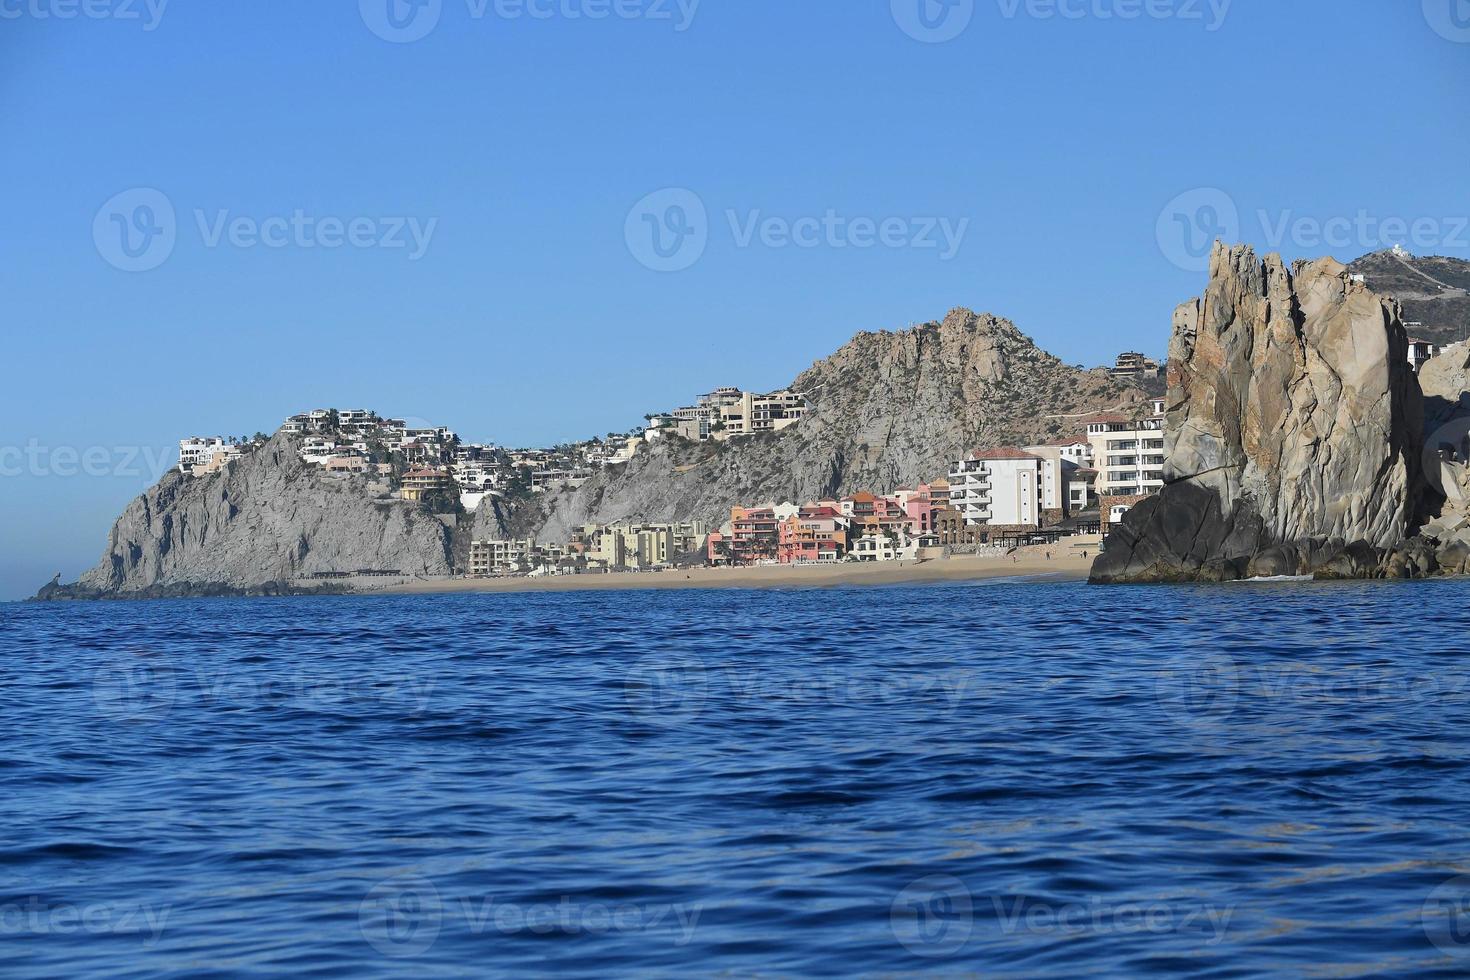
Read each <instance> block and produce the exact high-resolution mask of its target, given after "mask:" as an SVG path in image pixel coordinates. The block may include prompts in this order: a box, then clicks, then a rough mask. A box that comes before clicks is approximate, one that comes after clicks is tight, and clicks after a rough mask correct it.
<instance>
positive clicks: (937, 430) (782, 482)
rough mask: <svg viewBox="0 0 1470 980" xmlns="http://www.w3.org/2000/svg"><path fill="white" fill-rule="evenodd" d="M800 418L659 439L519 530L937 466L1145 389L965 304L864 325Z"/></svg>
mask: <svg viewBox="0 0 1470 980" xmlns="http://www.w3.org/2000/svg"><path fill="white" fill-rule="evenodd" d="M791 388H792V390H794V391H798V392H801V393H803V394H805V395H806V397H807V398H808V400H809V401H810V402H811V404H812V409H811V411H810V412H809V413H808V415H807V417H806V418H805V419H804V420H803V421H802V422H801V424H800V425H797V426H794V427H792V428H790V429H787V430H785V431H783V432H780V433H777V434H772V435H761V436H753V437H748V438H744V439H738V440H732V441H730V442H726V443H723V444H708V443H707V444H702V445H695V444H692V443H688V442H673V441H670V442H664V443H660V444H655V445H654V446H651V447H644V448H643V449H640V451H639V452H638V454H637V455H636V456H635V457H634V458H633V460H632V461H631V462H629V463H627V464H626V465H625V466H622V467H618V468H614V469H612V470H609V471H607V472H605V473H604V474H602V475H600V476H598V477H597V478H596V479H594V480H592V481H591V482H589V483H587V484H586V485H584V486H583V487H581V488H580V489H578V490H577V491H575V492H572V493H566V494H560V495H556V496H553V497H550V498H548V499H547V500H546V501H544V503H543V504H542V507H541V509H539V510H537V511H535V512H533V513H530V514H522V515H520V516H519V517H518V519H517V529H518V530H520V531H522V532H524V533H528V534H535V535H537V536H538V537H541V538H543V539H545V540H550V541H555V540H562V539H565V537H566V536H567V534H568V533H569V532H570V530H571V529H572V528H574V527H577V526H579V525H582V524H589V523H611V522H614V521H620V520H625V519H637V520H650V521H667V520H688V519H691V518H692V519H698V520H703V521H707V522H709V523H710V524H711V525H714V526H718V525H720V524H721V523H723V522H725V521H727V520H728V519H729V516H730V507H731V506H732V505H737V504H750V503H758V502H772V501H783V500H791V501H796V502H801V501H806V500H813V499H817V498H819V497H822V496H826V495H831V494H846V493H852V492H855V491H858V490H865V489H866V490H878V491H882V490H889V489H892V488H894V487H898V486H901V485H905V484H907V485H910V486H912V485H915V484H917V483H920V482H922V481H925V480H932V479H936V478H938V477H940V476H942V475H944V474H945V473H946V472H947V471H948V467H949V463H950V462H951V461H952V460H954V459H958V458H959V457H960V456H961V455H962V454H964V453H966V452H968V451H970V450H973V449H975V448H976V447H978V446H983V445H1023V444H1027V443H1032V442H1037V441H1042V440H1046V439H1049V438H1052V437H1055V436H1058V435H1064V434H1065V435H1069V434H1072V433H1074V432H1076V431H1078V428H1079V425H1078V419H1079V418H1081V417H1082V416H1083V415H1084V414H1086V413H1089V412H1095V411H1099V410H1101V409H1106V408H1113V407H1118V406H1121V405H1124V404H1128V403H1131V402H1137V401H1140V400H1142V399H1143V398H1144V393H1143V392H1142V391H1141V390H1140V389H1138V388H1136V387H1132V386H1129V385H1126V384H1123V383H1120V382H1117V381H1115V380H1114V379H1112V378H1111V377H1110V376H1109V375H1108V373H1107V372H1106V371H1084V370H1081V369H1079V368H1075V367H1071V366H1068V365H1066V364H1063V363H1062V362H1061V361H1060V360H1058V359H1057V358H1055V357H1053V356H1052V355H1050V354H1048V353H1046V352H1045V351H1043V350H1041V349H1040V348H1038V347H1037V346H1036V344H1035V343H1033V342H1032V341H1031V339H1030V338H1029V337H1027V336H1025V335H1024V334H1022V333H1021V331H1019V330H1018V329H1016V327H1015V325H1014V324H1012V323H1011V322H1009V321H1008V320H1003V319H1000V318H998V317H995V316H991V315H989V314H977V313H973V312H971V311H970V310H965V309H957V310H954V311H952V312H951V313H950V314H949V315H948V316H946V317H945V318H944V320H943V321H942V322H939V323H926V324H923V325H922V326H917V327H913V328H911V329H908V330H903V331H900V332H896V333H889V332H882V333H860V334H858V335H857V336H856V337H854V338H853V340H852V341H851V342H849V343H848V344H847V345H846V346H844V347H843V348H842V349H841V350H839V351H838V352H837V353H835V354H833V355H832V356H831V357H829V358H827V359H825V360H823V361H819V362H817V363H816V364H814V365H813V366H812V367H811V368H810V369H809V370H807V371H805V372H803V373H802V374H801V375H800V376H799V377H797V378H796V379H795V380H794V381H793V382H792V384H791Z"/></svg>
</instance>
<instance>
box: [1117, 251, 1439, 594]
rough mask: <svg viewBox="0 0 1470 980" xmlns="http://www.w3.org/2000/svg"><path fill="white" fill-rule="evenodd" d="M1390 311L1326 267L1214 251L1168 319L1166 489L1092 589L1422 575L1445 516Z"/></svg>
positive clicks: (1146, 506)
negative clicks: (1438, 514)
mask: <svg viewBox="0 0 1470 980" xmlns="http://www.w3.org/2000/svg"><path fill="white" fill-rule="evenodd" d="M1423 426H1424V404H1423V400H1422V396H1421V392H1420V388H1419V384H1418V382H1417V381H1416V379H1415V377H1414V373H1413V370H1412V369H1411V367H1410V366H1409V364H1408V360H1407V338H1406V336H1405V333H1404V327H1403V323H1402V318H1401V315H1400V312H1399V308H1398V305H1397V303H1395V302H1394V301H1392V300H1388V299H1385V298H1383V297H1380V296H1378V295H1376V294H1375V293H1373V292H1372V291H1370V290H1369V289H1368V288H1367V286H1365V285H1363V284H1362V283H1360V282H1356V281H1354V279H1353V278H1352V276H1351V275H1349V273H1348V271H1347V269H1346V268H1345V267H1344V266H1343V265H1341V264H1340V263H1338V262H1336V261H1334V260H1332V259H1321V260H1318V261H1315V262H1310V263H1298V264H1297V265H1296V266H1295V267H1294V268H1291V269H1288V268H1287V267H1286V266H1285V265H1284V264H1283V263H1282V261H1281V259H1280V257H1279V256H1277V255H1270V256H1267V257H1266V259H1265V260H1264V261H1262V260H1259V259H1257V257H1256V255H1255V253H1254V252H1253V251H1252V250H1251V249H1250V248H1248V247H1245V246H1236V247H1234V248H1227V247H1225V246H1224V245H1217V246H1216V248H1215V252H1214V254H1213V256H1212V259H1211V268H1210V282H1209V285H1208V288H1207V289H1206V290H1205V293H1204V296H1203V297H1202V298H1200V299H1196V300H1192V301H1190V302H1188V303H1185V304H1184V305H1183V306H1181V307H1180V308H1179V309H1178V310H1177V311H1176V313H1175V315H1174V328H1173V336H1172V339H1171V342H1170V348H1169V391H1168V414H1167V419H1166V422H1165V452H1166V458H1167V461H1166V465H1165V471H1164V475H1165V483H1166V485H1165V487H1164V489H1163V491H1162V492H1161V493H1159V494H1158V495H1157V496H1155V497H1153V498H1150V499H1149V500H1146V501H1144V502H1143V503H1141V504H1139V505H1138V506H1137V507H1135V508H1134V509H1133V510H1132V511H1131V512H1129V514H1128V515H1127V516H1126V518H1125V519H1124V521H1123V523H1122V525H1121V526H1120V527H1118V528H1117V529H1116V530H1115V531H1114V532H1113V533H1112V534H1111V535H1110V536H1109V538H1108V541H1107V544H1106V549H1105V551H1104V553H1103V554H1102V555H1101V556H1100V557H1099V558H1098V559H1097V562H1096V563H1095V564H1094V566H1093V570H1092V578H1093V580H1094V581H1097V582H1143V581H1177V580H1222V579H1235V578H1243V577H1254V576H1274V575H1304V574H1314V575H1318V576H1321V577H1371V576H1379V575H1395V576H1412V575H1422V574H1429V573H1431V572H1433V571H1434V570H1435V568H1436V567H1437V566H1436V558H1435V554H1434V550H1435V549H1434V548H1433V547H1432V546H1430V545H1427V544H1426V543H1424V542H1423V541H1418V542H1415V543H1412V544H1411V543H1410V539H1411V538H1414V537H1415V536H1416V534H1417V531H1418V529H1419V528H1420V526H1421V525H1422V524H1423V522H1424V520H1425V519H1426V518H1427V516H1428V515H1429V514H1430V513H1432V512H1433V511H1435V510H1437V509H1438V500H1437V497H1436V494H1435V492H1434V491H1433V489H1432V488H1431V487H1429V486H1428V484H1427V483H1426V481H1425V479H1424V473H1423V462H1422V460H1423V457H1424V452H1425V449H1424V436H1423Z"/></svg>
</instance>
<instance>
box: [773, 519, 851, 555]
mask: <svg viewBox="0 0 1470 980" xmlns="http://www.w3.org/2000/svg"><path fill="white" fill-rule="evenodd" d="M847 529H848V520H847V518H845V517H843V516H842V514H841V512H839V511H838V510H836V509H834V508H832V507H823V506H820V505H817V504H808V505H807V506H805V507H803V508H801V510H800V511H799V512H798V513H795V514H792V515H791V516H790V517H787V518H786V519H785V520H782V521H781V522H780V524H779V525H778V528H777V542H776V559H777V561H779V562H781V563H782V564H783V565H794V564H801V563H804V562H836V561H841V560H842V559H843V558H844V557H846V555H847Z"/></svg>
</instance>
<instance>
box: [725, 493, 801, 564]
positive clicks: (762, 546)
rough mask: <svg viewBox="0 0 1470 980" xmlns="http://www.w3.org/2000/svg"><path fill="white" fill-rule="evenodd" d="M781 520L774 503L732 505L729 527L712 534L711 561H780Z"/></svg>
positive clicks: (737, 562) (743, 562) (745, 562)
mask: <svg viewBox="0 0 1470 980" xmlns="http://www.w3.org/2000/svg"><path fill="white" fill-rule="evenodd" d="M786 516H788V517H789V516H790V514H787V515H786ZM781 520H782V519H781V518H780V517H778V516H777V515H776V509H775V508H774V507H732V508H730V525H729V528H730V529H729V531H728V532H725V531H723V530H722V531H720V532H717V533H715V534H711V535H710V536H709V540H708V544H707V548H708V554H709V560H710V562H711V564H717V565H718V564H729V565H754V564H756V563H757V562H762V561H776V560H777V557H778V555H779V554H780V542H781Z"/></svg>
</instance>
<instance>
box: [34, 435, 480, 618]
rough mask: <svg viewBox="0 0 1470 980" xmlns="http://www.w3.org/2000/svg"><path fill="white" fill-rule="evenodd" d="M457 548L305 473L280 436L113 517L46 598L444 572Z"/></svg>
mask: <svg viewBox="0 0 1470 980" xmlns="http://www.w3.org/2000/svg"><path fill="white" fill-rule="evenodd" d="M446 522H447V523H446ZM453 547H454V519H453V518H443V519H441V518H439V517H435V516H434V515H432V514H429V513H426V512H425V511H423V510H422V509H421V508H419V507H418V506H417V505H416V504H411V503H408V502H406V501H401V500H395V499H393V498H392V496H391V495H386V494H382V493H380V492H375V491H374V490H373V488H372V485H371V484H369V482H368V480H367V479H366V478H365V477H361V476H354V475H348V474H331V473H325V472H322V471H321V470H320V469H318V468H316V467H313V466H309V465H307V464H306V463H303V462H302V461H301V459H300V457H299V456H298V454H297V447H296V443H295V442H294V441H293V440H292V438H291V437H289V436H285V435H277V436H276V437H275V438H273V439H271V440H270V441H269V442H268V443H266V444H265V445H264V446H262V447H260V448H258V449H256V450H255V451H254V452H252V453H249V454H248V455H246V456H244V457H242V458H241V459H239V460H237V461H235V462H233V463H231V464H229V467H228V468H227V469H226V470H225V471H222V472H220V473H217V474H213V475H211V476H203V477H188V476H184V475H183V474H181V473H179V472H177V471H172V472H170V473H168V474H167V475H165V476H164V478H163V479H162V480H160V481H159V482H158V483H157V484H156V485H155V486H153V487H151V488H150V489H149V490H148V491H147V492H146V493H144V494H143V495H142V496H140V497H138V498H137V499H136V500H134V501H133V502H132V503H131V504H130V505H129V506H128V508H127V509H126V510H125V511H124V512H123V514H122V516H121V517H119V518H118V520H117V523H116V524H115V525H114V526H113V529H112V533H111V535H110V537H109V539H108V544H107V551H106V553H105V554H104V555H103V557H102V561H101V562H100V563H99V564H98V565H97V566H96V567H94V568H93V569H91V570H90V571H88V572H86V573H85V574H83V575H82V577H81V579H80V580H79V581H78V582H77V583H76V584H75V585H72V586H60V587H54V586H53V587H48V589H45V590H42V596H43V597H45V598H95V597H147V596H160V595H200V594H239V593H252V592H276V591H282V590H283V588H284V586H285V583H288V582H289V581H290V580H291V579H293V578H295V577H297V576H300V575H308V574H311V573H313V572H334V571H341V570H357V569H401V570H402V571H404V572H405V573H409V574H428V575H433V574H446V573H448V572H449V570H450V564H451V557H452V552H453Z"/></svg>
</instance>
